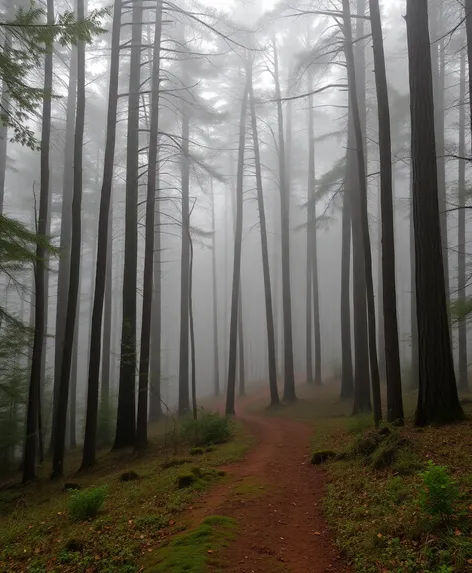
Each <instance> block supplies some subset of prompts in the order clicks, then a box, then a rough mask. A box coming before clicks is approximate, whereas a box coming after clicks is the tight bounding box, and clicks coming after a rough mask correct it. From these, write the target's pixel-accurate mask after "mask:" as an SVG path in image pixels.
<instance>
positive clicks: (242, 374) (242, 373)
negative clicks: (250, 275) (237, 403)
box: [238, 284, 246, 396]
mask: <svg viewBox="0 0 472 573" xmlns="http://www.w3.org/2000/svg"><path fill="white" fill-rule="evenodd" d="M242 289H243V285H242V284H240V285H239V305H238V358H239V395H240V396H245V395H246V368H245V361H244V323H243V290H242Z"/></svg>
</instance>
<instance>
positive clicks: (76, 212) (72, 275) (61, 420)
mask: <svg viewBox="0 0 472 573" xmlns="http://www.w3.org/2000/svg"><path fill="white" fill-rule="evenodd" d="M84 19H85V9H84V0H77V20H78V21H79V22H82V21H83V20H84ZM84 125H85V42H84V41H79V42H78V44H77V113H76V118H75V136H74V195H73V198H72V237H71V249H70V259H71V261H74V264H71V265H69V266H70V272H69V292H68V295H67V314H66V323H65V327H64V344H63V347H62V364H61V380H60V384H59V389H58V394H57V416H56V420H57V423H56V426H55V435H54V450H53V461H52V473H51V477H52V478H53V479H58V478H60V477H62V475H63V472H64V446H65V435H66V422H67V404H68V401H69V386H70V376H71V366H72V354H73V349H74V333H75V326H76V318H77V307H78V301H79V286H80V249H81V245H82V221H81V218H82V160H83V142H84Z"/></svg>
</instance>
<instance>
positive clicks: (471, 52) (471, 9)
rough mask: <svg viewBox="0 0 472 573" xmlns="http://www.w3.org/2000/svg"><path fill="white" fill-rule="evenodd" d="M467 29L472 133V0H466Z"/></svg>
mask: <svg viewBox="0 0 472 573" xmlns="http://www.w3.org/2000/svg"><path fill="white" fill-rule="evenodd" d="M465 30H466V37H467V64H468V66H469V107H470V122H471V133H472V96H470V94H472V0H465Z"/></svg>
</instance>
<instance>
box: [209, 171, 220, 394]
mask: <svg viewBox="0 0 472 573" xmlns="http://www.w3.org/2000/svg"><path fill="white" fill-rule="evenodd" d="M210 192H211V197H210V201H211V231H212V233H211V237H212V238H211V271H212V281H213V283H212V286H213V393H214V395H215V396H219V395H220V366H219V360H218V288H217V282H216V221H215V193H214V190H213V179H210Z"/></svg>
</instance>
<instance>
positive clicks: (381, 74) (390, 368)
mask: <svg viewBox="0 0 472 573" xmlns="http://www.w3.org/2000/svg"><path fill="white" fill-rule="evenodd" d="M370 21H371V27H372V41H373V48H374V64H375V84H376V88H377V107H378V113H379V152H380V206H381V211H382V285H383V288H382V298H383V317H384V335H385V358H386V363H385V368H386V375H387V419H388V421H389V422H395V423H402V424H403V398H402V381H401V369H400V350H399V347H398V321H397V292H396V286H395V237H394V226H393V173H392V140H391V132H390V108H389V101H388V87H387V72H386V69H385V54H384V46H383V37H382V22H381V19H380V8H379V2H378V0H370ZM373 382H374V380H373ZM374 391H375V390H374Z"/></svg>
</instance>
